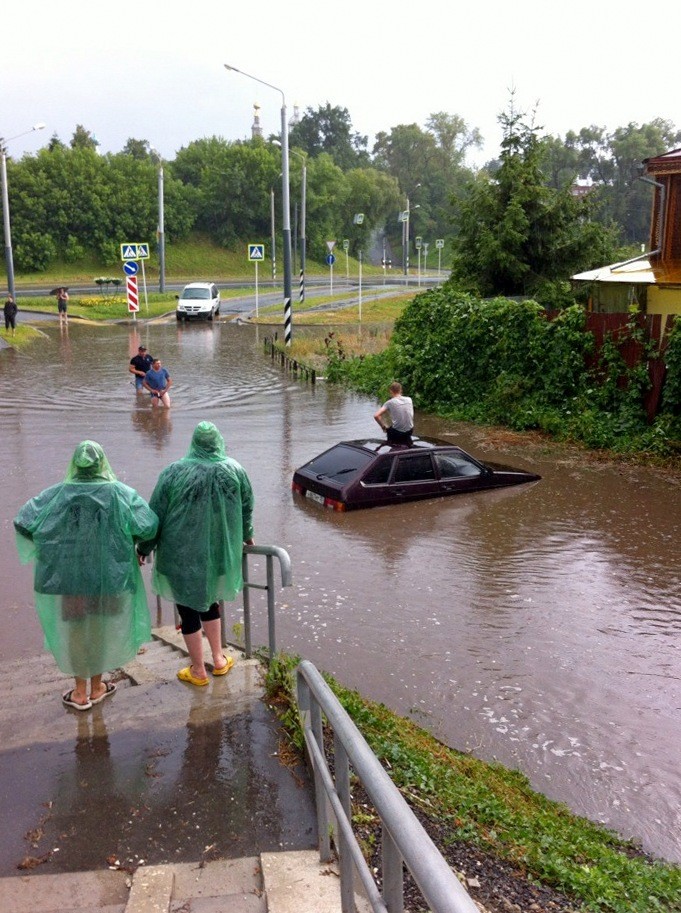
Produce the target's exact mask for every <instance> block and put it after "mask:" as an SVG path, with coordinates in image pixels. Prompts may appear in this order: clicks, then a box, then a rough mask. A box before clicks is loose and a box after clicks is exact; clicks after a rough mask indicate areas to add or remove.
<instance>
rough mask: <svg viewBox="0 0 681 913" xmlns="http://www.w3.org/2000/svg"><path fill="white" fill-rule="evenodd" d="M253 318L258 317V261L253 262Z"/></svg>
mask: <svg viewBox="0 0 681 913" xmlns="http://www.w3.org/2000/svg"><path fill="white" fill-rule="evenodd" d="M255 316H256V317H257V316H258V261H257V260H256V261H255Z"/></svg>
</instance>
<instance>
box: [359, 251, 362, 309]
mask: <svg viewBox="0 0 681 913" xmlns="http://www.w3.org/2000/svg"><path fill="white" fill-rule="evenodd" d="M359 322H360V323H361V322H362V251H360V252H359Z"/></svg>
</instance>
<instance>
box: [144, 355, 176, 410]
mask: <svg viewBox="0 0 681 913" xmlns="http://www.w3.org/2000/svg"><path fill="white" fill-rule="evenodd" d="M172 384H173V382H172V380H171V378H170V374H169V373H168V370H167V369H166V368H164V367H163V365H162V364H161V359H160V358H155V359H154V361H153V363H152V365H151V368H150V369H149V370H148V371H147V373H146V374H145V375H144V380H143V381H142V386H143V387H144V389H145V390H148V391H149V393H151V405H152V406H165V407H166V409H170V396H169V395H168V390H170V388H171V386H172Z"/></svg>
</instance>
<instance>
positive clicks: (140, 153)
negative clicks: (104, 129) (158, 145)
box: [123, 136, 151, 161]
mask: <svg viewBox="0 0 681 913" xmlns="http://www.w3.org/2000/svg"><path fill="white" fill-rule="evenodd" d="M123 154H124V155H130V156H132V158H134V159H138V160H139V161H144V160H145V159H148V158H149V156H150V155H151V144H150V142H149V140H148V139H133V137H132V136H131V137H130V138H129V139H128V140H127V141H126V143H125V146H123Z"/></svg>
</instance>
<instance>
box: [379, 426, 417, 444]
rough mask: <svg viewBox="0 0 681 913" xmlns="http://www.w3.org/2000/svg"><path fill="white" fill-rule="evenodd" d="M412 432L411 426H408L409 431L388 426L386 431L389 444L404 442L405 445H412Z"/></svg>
mask: <svg viewBox="0 0 681 913" xmlns="http://www.w3.org/2000/svg"><path fill="white" fill-rule="evenodd" d="M413 433H414V429H413V428H410V429H409V431H398V430H397V429H396V428H388V430H387V431H386V435H387V437H388V443H389V444H406V445H407V447H411V445H412V440H411V436H412V434H413Z"/></svg>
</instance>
